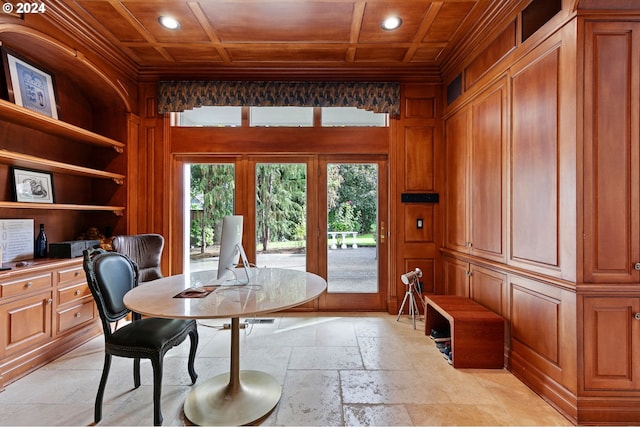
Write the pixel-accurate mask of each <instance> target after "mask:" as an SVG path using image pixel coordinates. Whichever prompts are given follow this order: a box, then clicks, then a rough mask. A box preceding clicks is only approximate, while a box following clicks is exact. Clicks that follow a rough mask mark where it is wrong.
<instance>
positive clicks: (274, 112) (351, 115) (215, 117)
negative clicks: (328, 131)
mask: <svg viewBox="0 0 640 427" xmlns="http://www.w3.org/2000/svg"><path fill="white" fill-rule="evenodd" d="M243 109H246V111H247V117H248V121H247V123H246V124H243V121H242V113H243ZM315 112H317V113H318V116H319V117H320V120H319V123H318V124H314V113H315ZM388 116H389V115H388V114H386V113H374V112H371V111H366V110H362V109H358V108H355V107H322V108H313V107H200V108H194V109H193V110H187V111H184V112H181V113H172V118H173V122H172V123H173V125H174V126H184V127H242V126H250V127H313V126H314V125H315V126H321V127H348V126H361V127H366V126H370V127H387V126H389V117H388Z"/></svg>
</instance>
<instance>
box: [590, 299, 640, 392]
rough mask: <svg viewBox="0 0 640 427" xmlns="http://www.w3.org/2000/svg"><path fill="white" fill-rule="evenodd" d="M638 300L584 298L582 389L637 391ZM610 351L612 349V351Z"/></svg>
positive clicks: (639, 354)
mask: <svg viewBox="0 0 640 427" xmlns="http://www.w3.org/2000/svg"><path fill="white" fill-rule="evenodd" d="M636 313H640V297H635V298H623V297H603V296H585V297H584V328H583V331H584V363H585V379H584V389H585V391H587V392H589V391H590V390H612V389H613V390H616V389H617V390H635V391H640V372H639V371H638V370H637V369H636V368H635V363H636V362H637V360H638V358H639V357H640V321H637V320H632V319H633V317H634V315H635V314H636ZM612 349H615V350H614V351H612Z"/></svg>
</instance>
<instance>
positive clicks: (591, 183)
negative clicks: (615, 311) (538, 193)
mask: <svg viewBox="0 0 640 427" xmlns="http://www.w3.org/2000/svg"><path fill="white" fill-rule="evenodd" d="M585 34H586V37H585V64H586V67H585V71H584V72H585V96H584V103H585V109H584V111H585V116H584V121H585V125H584V140H585V144H584V147H585V148H584V158H585V160H584V161H585V169H584V170H585V175H584V280H585V281H586V282H591V283H638V282H640V271H638V270H636V269H634V265H635V264H636V263H638V262H640V238H638V236H639V235H640V129H639V127H640V124H639V121H640V120H639V118H640V99H639V95H640V77H638V75H639V74H640V23H637V22H635V23H619V22H615V23H614V22H586V23H585ZM612 64H616V66H612Z"/></svg>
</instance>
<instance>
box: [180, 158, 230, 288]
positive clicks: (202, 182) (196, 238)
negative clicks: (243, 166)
mask: <svg viewBox="0 0 640 427" xmlns="http://www.w3.org/2000/svg"><path fill="white" fill-rule="evenodd" d="M184 181H185V191H184V194H185V198H188V200H185V208H186V209H188V212H185V218H190V221H185V225H187V226H188V229H185V233H184V235H185V239H186V240H187V241H185V245H184V246H185V248H186V249H187V251H188V253H187V256H185V264H186V265H185V268H184V270H185V273H187V274H188V273H190V272H198V271H209V272H211V273H212V274H213V277H215V270H217V269H218V256H219V254H220V230H221V227H222V218H223V217H224V216H225V215H233V211H234V194H235V191H234V190H235V167H234V165H233V164H188V165H186V166H185V177H184Z"/></svg>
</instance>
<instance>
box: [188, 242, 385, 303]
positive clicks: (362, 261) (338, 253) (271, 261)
mask: <svg viewBox="0 0 640 427" xmlns="http://www.w3.org/2000/svg"><path fill="white" fill-rule="evenodd" d="M305 261H306V255H305V254H289V253H273V254H259V255H258V258H257V262H256V265H257V266H258V267H269V268H290V269H293V270H301V271H305V270H306V262H305ZM328 261H329V277H328V280H327V283H328V286H329V291H330V292H360V293H375V292H377V289H378V283H377V268H378V261H377V248H375V247H359V248H357V249H353V248H347V249H330V250H329V260H328ZM217 268H218V258H217V257H215V258H206V259H202V260H195V261H192V262H191V271H192V272H195V271H204V270H217Z"/></svg>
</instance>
